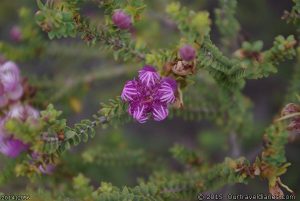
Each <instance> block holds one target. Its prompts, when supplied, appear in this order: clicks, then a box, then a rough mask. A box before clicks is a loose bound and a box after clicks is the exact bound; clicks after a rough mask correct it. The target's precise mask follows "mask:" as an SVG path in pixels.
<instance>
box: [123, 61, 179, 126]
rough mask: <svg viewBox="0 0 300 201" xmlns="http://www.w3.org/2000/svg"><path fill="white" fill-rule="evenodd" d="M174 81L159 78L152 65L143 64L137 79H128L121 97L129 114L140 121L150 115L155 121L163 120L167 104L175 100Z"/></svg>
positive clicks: (145, 119)
mask: <svg viewBox="0 0 300 201" xmlns="http://www.w3.org/2000/svg"><path fill="white" fill-rule="evenodd" d="M176 90H177V84H176V81H175V80H173V79H172V78H161V77H160V76H159V74H158V73H157V72H156V70H155V68H153V67H152V66H144V67H143V69H141V70H140V71H139V76H138V78H137V79H134V80H130V81H128V82H127V83H126V84H125V86H124V88H123V91H122V94H121V98H122V100H123V101H126V102H128V103H129V107H128V112H129V114H130V115H131V116H132V117H133V118H134V119H136V120H137V121H138V122H140V123H145V122H146V121H147V120H148V118H149V117H150V116H152V118H153V119H154V120H155V121H161V120H164V119H165V118H166V117H167V116H168V114H169V110H168V105H169V104H171V103H174V102H175V93H176Z"/></svg>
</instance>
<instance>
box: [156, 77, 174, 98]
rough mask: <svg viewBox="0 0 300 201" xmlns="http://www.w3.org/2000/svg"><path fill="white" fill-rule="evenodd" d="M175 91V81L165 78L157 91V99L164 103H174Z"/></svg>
mask: <svg viewBox="0 0 300 201" xmlns="http://www.w3.org/2000/svg"><path fill="white" fill-rule="evenodd" d="M176 89H177V84H176V81H175V80H173V79H172V78H165V79H163V80H162V82H161V85H160V87H159V89H158V92H159V99H160V101H162V102H165V103H174V102H175V99H176V98H175V91H176Z"/></svg>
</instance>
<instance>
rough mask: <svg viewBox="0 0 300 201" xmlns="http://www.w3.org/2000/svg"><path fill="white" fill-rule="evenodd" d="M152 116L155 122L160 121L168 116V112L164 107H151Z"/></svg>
mask: <svg viewBox="0 0 300 201" xmlns="http://www.w3.org/2000/svg"><path fill="white" fill-rule="evenodd" d="M152 115H153V119H154V120H155V121H162V120H164V119H165V118H166V117H167V116H168V115H169V110H168V108H167V106H166V105H162V104H161V105H156V106H154V107H153V111H152Z"/></svg>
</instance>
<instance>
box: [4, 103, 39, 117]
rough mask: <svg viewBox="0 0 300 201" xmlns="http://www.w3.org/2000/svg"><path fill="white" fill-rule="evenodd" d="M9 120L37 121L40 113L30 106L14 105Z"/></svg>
mask: <svg viewBox="0 0 300 201" xmlns="http://www.w3.org/2000/svg"><path fill="white" fill-rule="evenodd" d="M7 116H8V118H15V119H19V120H21V121H26V120H27V119H28V118H32V119H37V118H38V117H39V112H38V111H37V110H36V109H34V108H33V107H31V106H29V105H22V104H14V105H13V106H11V107H10V110H9V112H8V115H7Z"/></svg>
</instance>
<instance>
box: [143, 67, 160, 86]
mask: <svg viewBox="0 0 300 201" xmlns="http://www.w3.org/2000/svg"><path fill="white" fill-rule="evenodd" d="M139 79H140V81H141V82H142V83H143V84H145V85H146V86H147V87H150V86H153V85H154V84H155V83H156V82H157V81H158V80H159V75H158V73H157V72H156V70H155V68H154V67H152V66H144V67H143V68H142V69H141V70H140V71H139Z"/></svg>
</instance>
